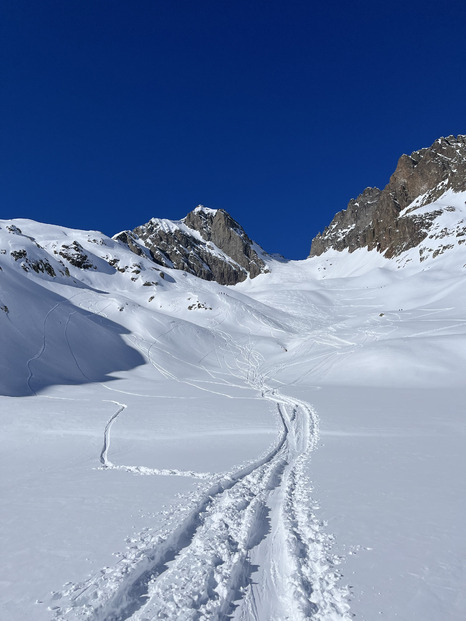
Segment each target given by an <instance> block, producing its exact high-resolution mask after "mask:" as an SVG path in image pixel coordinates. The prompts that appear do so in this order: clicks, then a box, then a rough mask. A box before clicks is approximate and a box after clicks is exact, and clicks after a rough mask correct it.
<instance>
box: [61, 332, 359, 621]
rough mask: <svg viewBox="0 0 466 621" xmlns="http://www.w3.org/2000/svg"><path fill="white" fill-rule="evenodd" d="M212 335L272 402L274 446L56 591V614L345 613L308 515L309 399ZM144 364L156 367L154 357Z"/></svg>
mask: <svg viewBox="0 0 466 621" xmlns="http://www.w3.org/2000/svg"><path fill="white" fill-rule="evenodd" d="M217 334H218V336H219V338H220V339H221V341H222V343H223V345H224V346H225V345H226V350H227V353H229V354H232V353H233V354H234V355H233V360H234V365H233V366H231V365H229V366H230V373H231V376H232V379H233V378H234V379H235V380H238V379H240V380H242V381H243V382H245V383H246V384H247V385H248V386H249V387H251V388H254V389H256V390H257V391H258V392H259V394H260V396H261V397H262V398H263V399H265V400H267V401H270V402H273V403H274V404H275V405H276V408H277V413H278V417H279V419H280V421H281V426H282V431H281V432H280V435H279V438H278V440H277V442H276V444H275V446H273V447H272V448H271V450H269V452H268V453H267V454H266V455H264V456H262V457H261V458H259V459H257V460H256V461H254V462H252V463H250V464H248V465H246V466H244V467H242V468H240V469H239V470H237V471H234V472H231V473H229V474H226V475H217V477H216V478H214V480H213V481H212V483H211V484H210V485H209V486H208V488H207V489H206V488H204V491H203V492H201V493H200V495H199V496H198V499H197V501H196V503H195V504H194V506H192V508H191V510H190V511H189V512H188V513H187V514H186V515H185V517H184V519H182V520H181V521H180V522H179V523H178V524H176V525H174V527H173V528H172V529H171V530H169V531H166V532H165V533H162V534H160V535H159V536H156V537H152V538H151V539H150V541H149V542H148V545H147V546H146V547H140V548H139V549H138V551H137V552H136V554H134V555H133V556H132V557H131V559H129V558H128V559H127V562H125V563H122V562H120V564H119V565H117V566H116V568H115V569H114V570H111V569H107V570H105V572H103V575H101V576H100V577H97V578H94V579H91V580H90V581H88V582H87V583H85V584H82V585H76V586H75V587H72V588H71V589H69V591H68V593H62V594H61V595H62V596H65V598H66V599H67V600H68V601H67V602H66V604H65V602H63V604H64V605H62V606H58V607H56V608H55V618H59V619H69V620H72V619H89V620H90V619H92V621H128V620H130V619H131V620H132V621H148V620H153V619H169V620H172V619H173V620H174V619H177V620H180V621H188V620H192V621H194V620H205V621H207V620H211V619H213V620H217V621H221V620H223V619H227V618H236V619H242V620H243V621H246V620H249V619H250V620H256V621H283V620H284V619H287V618H288V619H292V620H293V621H301V620H304V619H313V620H314V621H348V620H349V619H350V616H349V613H348V609H349V606H348V604H347V591H346V589H345V588H342V587H340V586H339V584H338V580H339V578H340V574H339V573H338V571H337V570H336V564H337V559H335V558H334V557H332V555H331V552H330V546H331V538H330V537H329V536H328V535H326V534H325V533H324V532H323V531H322V528H321V524H320V523H319V521H318V520H317V519H316V517H315V516H314V514H313V505H312V500H311V498H310V490H311V488H310V485H309V482H308V480H307V478H306V476H305V465H306V463H307V461H308V459H309V457H310V454H311V453H312V451H313V450H314V448H315V447H316V444H317V440H318V419H317V416H316V414H315V412H314V411H313V409H312V408H311V407H310V406H309V405H308V404H307V403H305V402H303V401H299V400H297V399H294V398H291V397H288V396H287V395H284V394H282V393H280V392H279V391H278V390H276V389H272V388H270V387H269V386H267V385H266V384H265V379H264V376H263V375H262V374H261V373H260V364H261V361H262V360H263V359H262V356H261V355H260V354H258V353H257V352H255V351H254V350H253V349H252V348H251V345H250V344H248V345H240V344H238V343H237V342H234V341H233V339H232V338H231V336H230V335H227V334H226V333H223V332H222V333H220V332H219V331H218V332H217ZM153 347H157V345H156V344H155V343H153V344H152V345H151V347H150V349H152V348H153ZM150 362H151V363H152V364H153V366H154V367H156V368H157V370H161V369H163V367H161V366H160V364H159V363H155V361H154V360H153V359H152V357H150ZM174 379H177V381H183V380H179V379H178V378H174ZM189 383H190V384H191V385H195V384H192V383H191V382H189ZM114 403H115V404H117V405H118V406H119V409H118V411H117V412H116V413H114V414H113V415H112V417H111V418H110V420H109V421H108V423H107V426H106V430H105V434H104V445H103V449H102V452H101V463H102V464H103V465H104V467H115V466H113V464H112V463H111V462H109V460H108V457H107V451H108V446H109V437H110V436H109V433H110V429H111V426H112V423H113V422H114V421H115V420H116V419H117V417H118V415H119V414H120V413H121V412H122V411H123V409H124V407H123V404H120V403H117V402H114ZM70 604H71V605H70Z"/></svg>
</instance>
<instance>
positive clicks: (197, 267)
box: [114, 205, 268, 285]
mask: <svg viewBox="0 0 466 621" xmlns="http://www.w3.org/2000/svg"><path fill="white" fill-rule="evenodd" d="M114 239H117V240H119V241H121V242H123V243H124V244H126V245H127V246H128V247H129V248H130V250H132V251H133V252H134V253H136V254H138V255H145V256H149V257H150V258H151V259H152V260H153V261H154V262H155V263H157V264H158V265H162V266H164V267H172V268H175V269H180V270H184V271H186V272H189V273H191V274H195V275H196V276H199V277H200V278H203V279H204V280H215V281H217V282H218V283H220V284H224V285H234V284H236V283H238V282H241V281H243V280H245V279H246V278H247V277H248V276H250V277H251V278H254V277H255V276H257V275H258V274H261V273H263V272H266V271H268V270H267V267H266V264H265V262H264V260H263V259H262V258H261V256H259V255H260V253H261V250H260V249H259V248H258V246H255V244H254V243H253V242H252V241H251V240H250V239H249V237H248V236H247V235H246V232H245V231H244V229H243V228H242V227H241V226H240V225H239V224H238V223H237V222H236V221H235V220H233V218H232V217H231V216H230V215H229V214H228V213H227V212H226V211H224V210H223V209H208V208H206V207H203V206H202V205H199V206H198V207H196V209H194V211H192V212H190V213H189V214H188V215H187V216H186V218H184V219H183V220H180V221H178V222H174V221H171V220H161V219H157V218H153V219H152V220H150V221H149V222H148V223H147V224H144V225H143V226H138V227H137V228H135V229H134V230H133V231H123V232H122V233H119V234H118V235H115V237H114Z"/></svg>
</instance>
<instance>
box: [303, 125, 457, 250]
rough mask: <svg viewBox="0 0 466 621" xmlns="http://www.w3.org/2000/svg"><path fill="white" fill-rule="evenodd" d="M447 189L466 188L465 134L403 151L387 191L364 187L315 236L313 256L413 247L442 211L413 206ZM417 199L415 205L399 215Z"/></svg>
mask: <svg viewBox="0 0 466 621" xmlns="http://www.w3.org/2000/svg"><path fill="white" fill-rule="evenodd" d="M448 189H451V190H454V191H456V192H459V191H463V190H466V136H461V135H460V136H456V137H455V136H448V137H447V138H439V139H438V140H436V141H435V142H434V144H433V145H432V146H431V147H428V148H426V149H421V150H419V151H415V152H414V153H412V154H411V155H402V156H401V157H400V159H399V161H398V166H397V168H396V170H395V172H394V173H393V175H392V176H391V178H390V182H389V183H388V185H387V186H386V187H385V188H384V189H383V190H379V189H378V188H366V189H365V190H364V192H363V193H362V194H360V195H359V196H358V198H356V199H352V200H351V201H350V202H349V204H348V207H347V209H346V210H344V211H340V212H339V213H337V214H336V216H335V217H334V219H333V220H332V222H331V223H330V225H329V226H328V227H327V228H326V229H325V230H324V232H323V233H319V235H317V237H315V238H314V239H313V241H312V245H311V252H310V256H311V257H312V256H319V255H321V254H322V253H323V252H325V251H326V250H328V249H330V248H333V249H335V250H339V251H341V250H344V249H346V248H347V249H348V250H349V251H350V252H353V251H354V250H356V249H357V248H367V249H369V250H373V249H376V250H378V251H379V252H381V253H384V254H385V256H386V257H387V258H390V257H393V256H397V255H399V254H400V253H401V252H403V251H405V250H409V249H410V248H414V247H415V246H417V245H419V244H420V242H421V241H423V240H424V239H425V238H426V237H427V235H428V233H429V224H430V223H431V222H432V221H433V220H434V218H435V217H436V216H437V215H438V213H436V212H435V211H432V212H430V213H428V214H424V215H422V216H418V215H416V213H415V209H417V208H419V207H422V206H423V205H427V204H429V203H432V202H433V201H435V200H436V199H438V198H439V197H440V196H442V194H444V193H445V192H446V191H447V190H448ZM416 199H417V200H416ZM415 200H416V205H415V206H413V210H409V212H404V213H403V214H401V212H402V211H403V210H404V209H406V207H408V206H409V205H411V204H412V203H413V201H415ZM400 214H401V215H400Z"/></svg>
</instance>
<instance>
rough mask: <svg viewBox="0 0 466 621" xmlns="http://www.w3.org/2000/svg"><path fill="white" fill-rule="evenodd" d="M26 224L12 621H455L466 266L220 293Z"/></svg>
mask: <svg viewBox="0 0 466 621" xmlns="http://www.w3.org/2000/svg"><path fill="white" fill-rule="evenodd" d="M11 224H12V223H9V222H0V227H1V229H0V234H1V242H2V243H1V245H0V248H3V249H6V252H5V254H4V255H0V262H1V263H0V264H1V267H2V271H0V284H1V288H0V306H2V307H5V309H6V310H0V322H1V326H0V329H1V332H0V337H1V346H2V353H3V355H2V361H1V365H2V368H1V376H0V386H1V391H2V394H3V395H5V396H2V397H0V408H1V418H2V436H1V443H2V446H1V452H0V459H1V471H2V479H1V485H2V496H1V497H2V503H1V505H0V515H1V518H0V523H1V525H2V527H1V537H2V540H1V544H2V551H3V560H2V564H1V568H0V584H1V600H0V606H1V608H0V610H1V615H0V616H1V618H2V619H3V618H5V619H8V620H11V621H23V620H26V619H28V620H29V619H37V620H38V621H42V620H50V621H51V620H56V619H63V620H69V621H72V620H74V621H76V620H78V619H80V620H83V619H92V620H95V621H97V620H99V621H121V620H123V619H133V620H139V621H143V620H148V619H182V620H184V619H227V618H232V619H236V620H238V619H241V620H243V621H245V620H249V619H252V620H253V619H260V620H264V621H265V620H267V621H269V620H270V621H271V620H273V619H276V620H284V619H291V620H300V619H314V620H319V621H324V620H345V619H350V618H351V615H355V618H357V619H365V620H366V621H372V620H373V619H375V618H379V615H382V618H387V619H395V618H396V619H403V620H405V621H408V620H409V621H412V620H417V619H422V620H423V621H434V620H436V621H437V620H438V619H448V620H452V621H455V620H458V621H459V620H460V619H463V618H464V613H465V610H466V601H465V596H464V593H465V588H464V587H465V577H466V567H465V560H464V559H465V558H466V554H465V552H466V543H465V538H464V535H463V529H464V524H465V523H466V500H465V498H464V472H465V471H466V469H465V466H466V463H465V461H466V459H465V453H464V440H465V417H464V408H463V403H464V400H465V396H466V395H465V392H466V391H465V388H464V369H465V362H466V338H465V336H466V316H465V313H464V309H465V308H466V290H465V286H464V278H465V276H466V268H465V267H464V263H466V255H465V253H464V249H463V248H460V247H455V248H454V249H453V250H451V251H450V252H445V253H444V254H443V255H440V256H437V257H436V258H435V259H434V258H432V256H429V258H428V259H427V260H426V261H424V262H422V263H420V262H419V259H418V258H417V257H416V255H415V253H414V251H411V255H410V254H409V253H407V254H406V255H405V256H404V257H401V258H400V261H398V262H395V261H392V262H388V261H386V260H385V259H384V258H383V257H381V256H380V255H378V254H376V253H367V252H365V251H361V252H356V253H353V254H352V255H347V254H345V253H333V254H332V253H327V254H326V255H324V256H322V257H320V258H318V259H311V260H307V261H302V262H290V263H278V262H277V263H275V262H273V263H272V264H271V268H272V272H271V273H270V274H266V275H262V276H259V277H257V278H256V279H254V280H252V281H250V280H249V281H246V282H244V283H242V284H241V285H237V286H235V287H228V288H226V287H221V286H219V285H216V284H215V283H207V282H204V281H200V280H198V279H196V278H195V277H191V276H189V275H186V274H184V273H182V272H176V271H173V270H168V269H164V271H163V273H162V272H160V270H159V269H156V268H154V266H153V264H150V262H149V261H147V260H146V259H144V258H142V257H135V255H133V254H131V253H130V252H129V251H128V250H127V249H125V248H124V247H123V246H122V245H121V244H118V243H117V242H115V241H113V240H110V239H108V238H106V237H105V236H103V235H101V234H100V233H96V232H92V233H86V232H78V231H70V230H68V229H63V228H61V227H48V226H45V225H39V224H37V223H33V222H28V221H16V222H15V225H16V226H17V227H19V229H18V230H19V232H18V230H15V229H12V230H8V228H7V227H10V229H11V228H12V227H11ZM27 236H29V237H27ZM30 238H33V240H35V241H33V240H31V239H30ZM74 241H77V242H79V244H80V246H81V247H82V249H83V251H82V253H81V254H83V253H84V254H86V255H87V258H88V262H89V264H90V267H89V268H88V269H86V270H82V269H78V268H75V267H73V266H72V265H71V264H69V263H68V262H67V260H66V259H63V258H62V255H60V254H59V253H58V250H59V248H60V247H62V245H63V244H65V245H67V246H70V242H74ZM37 244H39V247H38V246H37ZM24 249H25V250H26V255H25V256H23V255H22V254H21V253H20V254H19V255H18V251H21V250H24ZM54 250H55V251H56V253H54ZM11 252H14V253H15V254H14V255H12V254H11ZM65 254H66V253H65ZM39 260H43V261H48V262H49V263H50V265H52V267H53V268H54V272H55V277H53V276H50V274H49V273H48V272H47V271H45V272H42V271H40V270H39V272H38V273H37V274H36V272H35V270H34V269H29V271H26V270H25V269H24V268H21V263H22V262H23V263H24V262H25V261H29V264H28V263H24V267H25V268H28V265H29V267H30V265H32V264H34V265H37V261H39ZM60 261H62V262H61V263H60ZM65 267H68V269H69V272H70V276H67V275H66V271H65ZM147 283H149V284H147Z"/></svg>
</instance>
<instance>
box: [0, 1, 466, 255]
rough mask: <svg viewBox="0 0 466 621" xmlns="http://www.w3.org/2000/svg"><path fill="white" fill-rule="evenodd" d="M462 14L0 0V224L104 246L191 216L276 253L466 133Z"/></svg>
mask: <svg viewBox="0 0 466 621" xmlns="http://www.w3.org/2000/svg"><path fill="white" fill-rule="evenodd" d="M465 32H466V2H464V0H448V1H444V0H442V1H432V0H422V1H419V0H411V1H410V2H399V1H397V0H392V1H391V2H377V1H374V0H371V1H364V0H363V1H359V2H358V1H357V0H355V1H354V2H348V1H347V0H345V1H343V0H342V1H332V0H327V2H313V1H311V0H303V1H300V0H280V1H278V0H232V1H230V0H196V1H194V0H183V1H181V0H164V1H156V0H151V1H149V0H125V1H123V0H55V1H51V0H40V1H37V2H31V0H3V1H2V2H1V4H0V89H1V97H0V124H1V126H0V141H1V143H0V144H1V148H0V205H1V211H0V216H1V217H3V218H14V217H26V218H32V219H35V220H40V221H43V222H50V223H57V224H62V225H65V226H71V227H76V228H85V229H88V228H92V229H99V230H102V231H103V232H105V233H107V234H109V235H112V234H114V233H116V232H118V231H120V230H122V229H126V228H134V227H135V226H137V225H139V224H142V223H144V222H146V221H147V220H149V219H150V218H151V217H153V216H156V217H167V218H172V219H178V218H182V217H183V216H184V215H186V213H187V212H188V211H190V210H191V209H192V208H193V207H195V206H196V205H197V204H198V203H202V204H204V205H207V206H209V207H214V208H223V209H226V210H227V211H229V212H230V213H231V214H232V216H233V217H234V218H236V219H237V220H238V221H239V222H240V223H241V224H242V225H243V226H244V228H245V229H246V231H247V232H248V234H249V235H250V236H251V237H252V238H253V239H255V240H256V241H257V242H258V243H260V244H261V245H263V246H264V248H265V249H266V250H269V251H271V252H281V253H282V254H284V255H285V256H287V257H288V258H304V257H305V256H306V255H307V254H308V251H309V247H310V243H311V239H312V237H313V236H314V235H315V234H316V233H317V232H318V231H319V230H322V229H323V228H324V227H325V226H326V225H327V224H328V223H329V222H330V220H331V218H332V217H333V215H334V214H335V213H336V212H337V211H339V210H340V209H344V208H345V207H346V205H347V202H348V200H349V199H350V198H352V197H354V196H357V195H358V194H359V193H360V192H361V191H362V190H363V189H364V188H365V187H366V186H374V185H376V186H379V187H383V186H384V185H385V184H386V183H387V182H388V179H389V176H390V174H391V173H392V172H393V170H394V168H395V166H396V162H397V159H398V157H399V156H400V155H401V154H402V153H410V152H411V151H413V150H415V149H418V148H421V147H425V146H429V145H430V144H431V143H432V142H433V141H434V140H435V139H436V138H437V137H439V136H442V135H443V136H446V135H449V134H459V133H466V114H465V113H466V79H465V67H466V36H465Z"/></svg>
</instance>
